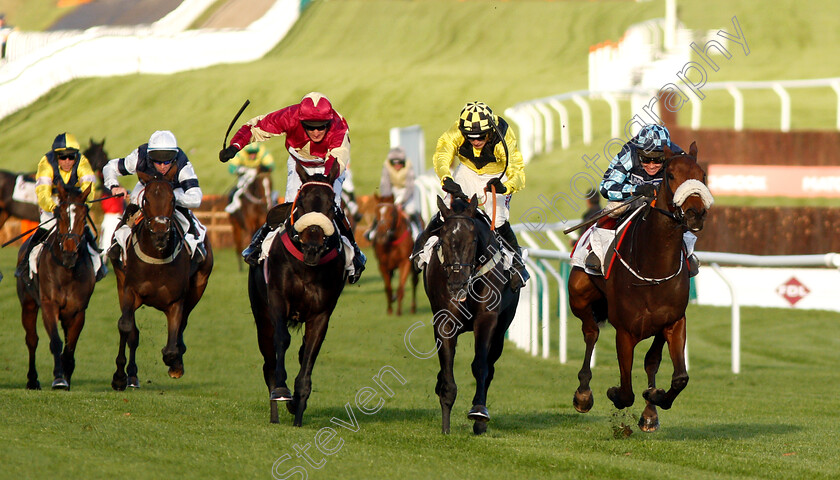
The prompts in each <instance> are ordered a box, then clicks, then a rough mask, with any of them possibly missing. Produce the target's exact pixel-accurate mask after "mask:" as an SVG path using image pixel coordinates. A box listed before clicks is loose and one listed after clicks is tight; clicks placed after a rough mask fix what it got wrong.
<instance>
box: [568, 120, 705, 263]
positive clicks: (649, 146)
mask: <svg viewBox="0 0 840 480" xmlns="http://www.w3.org/2000/svg"><path fill="white" fill-rule="evenodd" d="M666 146H667V147H668V148H669V149H670V150H671V151H672V152H673V153H675V154H679V153H684V152H683V149H682V148H680V147H679V146H678V145H676V144H675V143H673V142H671V134H670V132H668V129H667V128H665V127H664V126H662V125H656V124H652V125H645V126H644V127H642V129H641V130H639V133H638V134H636V136H634V137H633V138H632V139H631V140H630V141H629V142H627V143H626V144H624V146H623V147H622V148H621V150H620V151H619V152H618V154H617V155H616V156H615V157H613V159H612V160H611V161H610V165H609V167H607V170H606V171H605V172H604V178H603V179H602V180H601V188H600V190H601V195H602V196H603V197H604V198H606V199H607V206H606V209H607V210H611V213H610V214H609V216H608V217H604V218H602V219H600V220H599V221H598V223H596V224H595V225H592V226H591V227H590V228H589V229H588V230H587V231H586V233H584V234H583V235H581V239H580V241H579V242H578V244H577V245H576V246H575V250H574V252H572V265H573V266H579V267H584V265H585V266H586V267H587V268H589V271H592V270H599V269H600V268H599V267H600V265H599V263H598V262H597V261H595V258H592V257H590V256H589V255H593V254H594V251H593V252H592V253H588V252H587V249H588V248H589V246H590V242H591V239H592V236H593V235H594V236H597V237H599V244H606V243H608V241H609V240H610V239H611V238H612V233H608V232H607V230H610V231H611V230H613V229H615V227H616V223H615V219H616V218H617V217H619V216H621V215H623V214H624V213H625V212H628V211H633V210H635V209H637V208H638V207H641V206H642V205H644V203H645V198H639V199H638V200H636V201H634V202H632V203H631V204H629V205H625V206H624V207H620V205H621V204H622V203H623V202H624V201H625V200H627V199H628V198H630V197H633V196H634V195H635V196H640V197H646V198H652V197H654V196H655V195H656V191H657V190H658V189H659V184H660V183H662V178H663V177H664V174H665V169H664V168H663V162H664V161H665V157H664V155H665V152H664V149H665V147H666ZM683 241H684V243H685V245H686V251H687V252H688V254H689V264H690V270H691V272H690V273H691V275H692V276H693V275H696V274H697V268H698V265H699V264H698V262H697V257H696V256H694V254H693V253H692V252H693V251H694V243H695V242H696V241H697V237H696V236H695V235H694V234H693V233H691V232H685V233H684V234H683ZM600 260H602V259H600Z"/></svg>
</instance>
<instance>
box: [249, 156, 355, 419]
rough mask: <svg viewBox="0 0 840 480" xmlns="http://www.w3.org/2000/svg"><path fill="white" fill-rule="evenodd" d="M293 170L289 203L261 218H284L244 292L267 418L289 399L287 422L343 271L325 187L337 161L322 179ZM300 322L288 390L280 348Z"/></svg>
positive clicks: (306, 386)
mask: <svg viewBox="0 0 840 480" xmlns="http://www.w3.org/2000/svg"><path fill="white" fill-rule="evenodd" d="M297 173H298V175H299V176H300V178H301V180H302V182H303V185H302V186H301V187H300V190H299V191H298V194H297V197H296V198H295V201H294V203H293V204H291V205H289V204H284V205H280V206H278V207H276V208H275V209H273V210H272V211H271V212H269V215H268V223H270V224H272V223H279V222H280V221H281V220H283V219H285V224H284V225H285V229H284V230H283V231H282V232H280V233H278V234H277V235H278V236H277V237H276V240H275V241H274V243H273V244H272V246H271V249H270V250H269V253H268V258H267V259H266V260H264V261H263V262H262V263H260V265H259V266H258V267H251V269H250V271H249V274H248V294H249V296H250V299H251V311H252V312H253V314H254V320H255V321H256V324H257V339H258V341H259V346H260V352H261V353H262V355H263V359H264V363H263V376H264V377H265V384H266V386H267V387H268V391H269V396H270V405H271V423H278V422H279V419H278V414H277V402H288V403H286V408H287V409H288V410H289V412H290V413H292V414H294V416H295V420H294V425H295V426H297V427H299V426H301V425H302V423H303V412H304V410H306V402H307V400H308V399H309V394H310V393H311V391H312V379H311V376H312V368H313V366H314V365H315V359H316V357H317V356H318V352H319V350H320V349H321V344H322V343H323V341H324V337H325V336H326V335H327V326H328V324H329V321H330V316H331V315H332V312H333V310H334V309H335V305H336V303H337V302H338V297H339V295H341V291H342V290H343V289H344V283H345V279H346V275H345V272H344V265H345V255H344V251H343V247H342V243H341V237H340V235H339V233H338V228H337V227H336V224H335V221H336V220H335V192H334V191H333V188H332V185H333V182H334V181H335V179H336V177H338V173H339V170H338V164H337V163H334V164H333V168H332V169H331V170H330V172H329V174H328V175H327V176H326V177H325V176H324V175H313V176H310V175H308V174H307V173H306V171H304V170H303V168H301V167H300V166H298V168H297ZM278 217H279V218H278ZM286 217H288V218H286ZM301 324H305V330H304V333H303V344H302V345H301V347H300V352H299V353H298V360H299V362H300V372H299V373H298V376H297V378H296V379H295V391H294V395H292V393H291V392H290V391H289V388H288V387H287V386H286V362H285V359H286V350H287V349H288V348H289V343H290V341H291V336H290V334H289V329H290V328H294V327H299V326H300V325H301Z"/></svg>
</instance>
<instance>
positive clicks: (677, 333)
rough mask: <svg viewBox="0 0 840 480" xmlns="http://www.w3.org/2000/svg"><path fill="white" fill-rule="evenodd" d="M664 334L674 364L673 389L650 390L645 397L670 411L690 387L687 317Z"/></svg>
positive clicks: (675, 323)
mask: <svg viewBox="0 0 840 480" xmlns="http://www.w3.org/2000/svg"><path fill="white" fill-rule="evenodd" d="M663 334H664V336H665V340H667V341H668V351H669V353H670V354H671V361H672V362H673V363H674V374H673V375H672V376H671V388H670V389H669V390H668V392H667V393H666V392H665V391H664V390H662V389H656V388H654V389H648V390H647V391H646V392H645V393H644V397H645V399H646V400H649V401H650V402H651V403H653V404H654V405H656V406H658V407H662V408H664V409H665V410H668V409H669V408H671V405H672V404H673V403H674V399H675V398H677V395H679V394H680V392H681V391H682V390H683V389H684V388H685V386H686V385H688V372H687V371H686V369H685V316H683V317H682V318H680V319H679V320H677V321H676V322H674V324H673V325H671V326H669V327H668V328H666V329H665V330H663Z"/></svg>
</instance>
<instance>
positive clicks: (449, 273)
mask: <svg viewBox="0 0 840 480" xmlns="http://www.w3.org/2000/svg"><path fill="white" fill-rule="evenodd" d="M477 206H478V200H477V199H476V197H475V196H473V197H472V198H471V199H470V202H469V204H466V202H463V201H461V200H460V199H458V200H454V201H453V202H452V209H451V210H450V209H449V208H448V207H447V206H446V204H444V203H443V200H441V198H440V197H438V208H439V209H440V213H441V215H442V216H443V227H441V229H440V232H439V233H438V236H439V238H440V240H439V243H438V245H437V246H436V247H435V248H436V250H435V253H433V254H432V256H431V259H430V260H429V264H428V265H427V266H426V270H425V274H424V276H423V280H424V284H425V287H426V294H427V295H428V297H429V303H430V304H431V306H432V311H433V312H434V329H435V344H436V345H438V360H439V361H440V372H439V373H438V377H437V385H436V386H435V393H437V394H438V396H439V397H440V407H441V411H442V413H443V433H449V417H450V413H451V411H452V405H453V404H454V403H455V397H456V395H457V392H458V387H457V386H456V385H455V376H454V373H453V364H454V361H455V347H456V345H457V343H458V336H459V335H460V334H462V333H464V332H469V331H473V332H474V333H475V357H474V359H473V362H472V373H473V376H474V377H475V382H476V386H475V395H474V396H473V399H472V408H471V409H470V411H469V413H468V414H467V417H468V418H469V419H470V420H473V421H474V423H473V432H474V433H476V434H482V433H484V432H485V431H487V422H488V421H489V420H490V413H489V412H488V410H487V407H486V405H487V391H488V390H489V389H490V382H492V381H493V376H494V373H495V363H496V361H497V360H498V359H499V357H500V356H501V355H502V348H503V347H504V343H505V332H506V331H507V329H508V327H509V326H510V323H511V322H512V321H513V316H514V314H515V313H516V306H517V304H518V303H519V291H516V292H513V291H511V289H510V281H509V276H508V274H507V273H506V272H504V271H503V260H502V258H501V257H502V255H501V251H500V250H499V240H498V238H497V237H496V235H494V234H493V232H492V231H491V230H490V224H489V221H488V220H487V219H486V218H483V217H481V216H480V215H481V214H480V213H478V212H477V210H476V207H477Z"/></svg>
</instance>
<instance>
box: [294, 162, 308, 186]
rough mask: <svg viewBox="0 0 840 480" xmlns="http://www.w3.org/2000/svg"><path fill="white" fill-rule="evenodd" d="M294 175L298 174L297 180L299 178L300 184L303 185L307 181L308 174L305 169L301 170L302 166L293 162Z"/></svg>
mask: <svg viewBox="0 0 840 480" xmlns="http://www.w3.org/2000/svg"><path fill="white" fill-rule="evenodd" d="M295 173H297V174H298V178H300V183H301V184H304V183H306V182H308V181H309V174H308V173H306V169H305V168H303V165H301V164H300V162H295Z"/></svg>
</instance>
